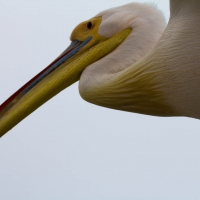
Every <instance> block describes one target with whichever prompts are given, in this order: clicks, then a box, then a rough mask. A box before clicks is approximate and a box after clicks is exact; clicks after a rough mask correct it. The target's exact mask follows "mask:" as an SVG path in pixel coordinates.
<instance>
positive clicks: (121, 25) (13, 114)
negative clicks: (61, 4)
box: [0, 0, 200, 136]
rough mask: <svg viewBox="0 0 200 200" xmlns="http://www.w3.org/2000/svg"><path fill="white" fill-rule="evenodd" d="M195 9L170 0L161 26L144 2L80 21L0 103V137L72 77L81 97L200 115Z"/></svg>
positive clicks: (193, 0)
mask: <svg viewBox="0 0 200 200" xmlns="http://www.w3.org/2000/svg"><path fill="white" fill-rule="evenodd" d="M199 8H200V1H199V0H171V1H170V12H171V15H170V20H169V23H168V25H167V27H166V29H165V20H164V17H163V15H162V13H161V12H160V11H158V10H157V8H156V7H155V6H154V5H151V4H139V3H130V4H127V5H124V6H121V7H117V8H112V9H109V10H106V11H103V12H101V13H99V14H98V15H96V16H95V17H93V18H91V19H89V20H87V21H85V22H82V23H81V24H79V25H78V26H77V27H76V28H75V29H74V30H73V32H72V34H71V40H72V43H71V45H70V46H69V47H68V48H67V49H66V50H65V51H64V52H63V53H62V54H61V55H60V56H59V57H58V58H57V59H56V60H55V61H53V62H52V63H51V64H50V65H49V66H48V67H47V68H45V69H44V70H43V71H42V72H40V73H39V74H38V75H37V76H35V77H34V78H33V79H31V80H30V81H29V82H28V83H26V84H25V85H24V86H23V87H22V88H20V89H19V90H18V91H17V92H16V93H15V94H13V95H12V96H11V97H10V98H9V99H8V100H6V101H5V102H4V103H3V104H2V105H1V107H0V136H2V135H4V134H5V133H6V132H7V131H9V130H10V129H11V128H12V127H14V126H15V125H16V124H17V123H19V122H20V121H21V120H23V119H24V118H25V117H26V116H28V115H29V114H30V113H32V112H33V111H34V110H36V109H37V108H38V107H39V106H41V105H42V104H43V103H45V102H46V101H48V100H49V99H50V98H52V97H53V96H55V95H56V94H57V93H59V92H60V91H62V90H63V89H65V88H66V87H68V86H70V85H71V84H73V83H74V82H76V81H78V80H80V82H79V83H80V84H79V91H80V95H81V96H82V97H83V99H85V100H86V101H89V102H91V103H94V104H97V105H100V106H105V107H109V108H113V109H119V110H124V111H130V112H137V113H143V114H148V115H155V116H187V117H193V118H200V106H199V105H200V92H199V85H200V68H199V61H200V39H199V35H200V23H199V19H200V11H199ZM163 31H164V32H163Z"/></svg>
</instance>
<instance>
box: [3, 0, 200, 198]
mask: <svg viewBox="0 0 200 200" xmlns="http://www.w3.org/2000/svg"><path fill="white" fill-rule="evenodd" d="M129 2H130V1H126V0H111V1H108V0H101V1H98V2H97V1H92V0H84V1H81V2H80V1H79V0H73V1H67V0H65V1H64V0H63V1H61V0H60V1H55V0H49V1H48V3H47V1H41V0H40V1H39V0H35V1H32V2H31V1H25V0H24V1H23V0H21V1H16V0H15V1H14V0H13V1H11V0H10V1H9V0H1V1H0V25H1V34H0V53H1V57H0V70H1V71H0V74H1V79H0V89H1V93H0V102H3V101H4V100H5V99H6V98H8V97H9V96H10V95H11V94H12V93H13V92H15V91H16V90H17V89H18V88H19V87H21V86H22V85H23V84H24V83H25V82H27V81H28V80H29V79H30V78H32V77H33V76H34V75H35V74H37V73H38V72H39V71H41V70H42V69H43V68H44V67H45V66H47V65H48V64H49V63H50V62H51V61H52V60H54V58H56V57H57V56H58V55H59V54H60V53H61V52H62V51H63V50H64V49H65V48H66V47H67V46H68V45H69V43H70V42H69V36H70V33H71V31H72V30H73V28H74V27H75V26H76V25H77V24H78V23H80V22H81V21H84V20H87V19H88V18H91V17H92V16H94V15H95V14H97V13H98V12H100V11H102V10H105V9H107V8H110V7H115V6H118V5H122V4H125V3H129ZM140 2H147V1H145V0H144V1H140ZM150 2H155V3H156V4H157V5H158V7H159V8H160V9H161V10H162V11H163V12H164V15H165V17H166V20H168V17H169V5H168V1H167V0H155V1H153V0H151V1H150ZM199 133H200V122H199V120H195V119H190V118H183V117H179V118H160V117H152V116H145V115H140V114H134V113H127V112H122V111H116V110H111V109H107V108H102V107H98V106H96V105H92V104H89V103H87V102H85V101H84V100H82V99H81V97H80V96H79V93H78V84H74V85H73V86H71V87H70V88H68V89H66V90H64V91H63V92H62V93H60V94H59V95H57V96H56V97H55V98H53V99H51V100H50V101H49V102H47V103H46V104H45V105H44V106H42V107H41V108H39V109H38V110H37V111H36V112H34V113H33V114H31V115H30V116H29V117H27V118H26V119H25V120H23V121H22V122H21V123H20V124H18V125H17V126H16V127H14V128H13V129H12V130H11V131H10V132H9V133H7V134H6V135H5V136H4V137H2V138H1V139H0V163H1V164H0V165H1V170H0V199H2V200H4V199H6V200H16V199H17V200H18V199H19V200H23V199H28V200H35V199H37V200H41V199H48V200H53V199H59V200H64V199H73V200H90V199H91V200H93V199H95V200H101V199H104V200H111V199H113V200H114V199H115V200H121V199H123V200H133V199H138V200H140V199H141V200H173V199H174V200H177V199H182V200H186V199H188V200H189V199H193V200H195V199H196V200H197V199H200V189H199V188H200V170H199V169H200V160H199V159H200V134H199Z"/></svg>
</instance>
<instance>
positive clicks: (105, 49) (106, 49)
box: [0, 29, 130, 137]
mask: <svg viewBox="0 0 200 200" xmlns="http://www.w3.org/2000/svg"><path fill="white" fill-rule="evenodd" d="M129 33H130V29H126V30H124V31H122V32H120V33H118V34H116V35H115V36H113V37H112V38H109V39H106V38H104V39H102V40H101V41H98V42H96V43H95V42H94V41H95V40H94V39H95V37H94V36H88V37H86V38H85V39H84V40H82V41H80V40H77V39H75V40H73V41H72V43H71V45H70V46H69V47H68V48H67V49H66V50H65V51H64V52H63V53H62V54H61V55H60V56H58V58H56V59H55V60H54V61H53V62H52V63H51V64H50V65H49V66H47V67H46V68H45V69H44V70H42V71H41V72H40V73H39V74H37V75H36V76H35V77H34V78H32V79H31V80H30V81H28V82H27V83H26V84H25V85H24V86H22V87H21V88H20V89H19V90H18V91H17V92H15V93H14V94H13V95H12V96H11V97H10V98H8V99H7V100H6V101H5V102H4V103H3V104H2V105H1V106H0V137H1V136H3V135H4V134H5V133H6V132H8V131H9V130H10V129H12V128H13V127H14V126H15V125H16V124H18V123H19V122H20V121H21V120H23V119H24V118H25V117H27V116H28V115H29V114H31V113H32V112H33V111H35V110H36V109H37V108H38V107H40V106H41V105H42V104H44V103H45V102H46V101H48V100H49V99H51V98H52V97H53V96H55V95H56V94H58V93H59V92H60V91H62V90H63V89H65V88H66V87H68V86H70V85H72V84H73V83H75V82H76V81H78V80H79V78H80V75H81V73H82V71H83V70H84V69H85V68H86V67H87V66H88V65H90V64H91V63H93V62H95V61H97V60H99V59H100V58H102V57H104V56H105V55H107V54H108V53H110V52H111V51H113V50H114V49H115V48H116V47H117V46H118V45H119V44H121V43H122V42H123V41H124V39H125V38H126V37H127V35H128V34H129ZM113 41H115V42H113Z"/></svg>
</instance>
